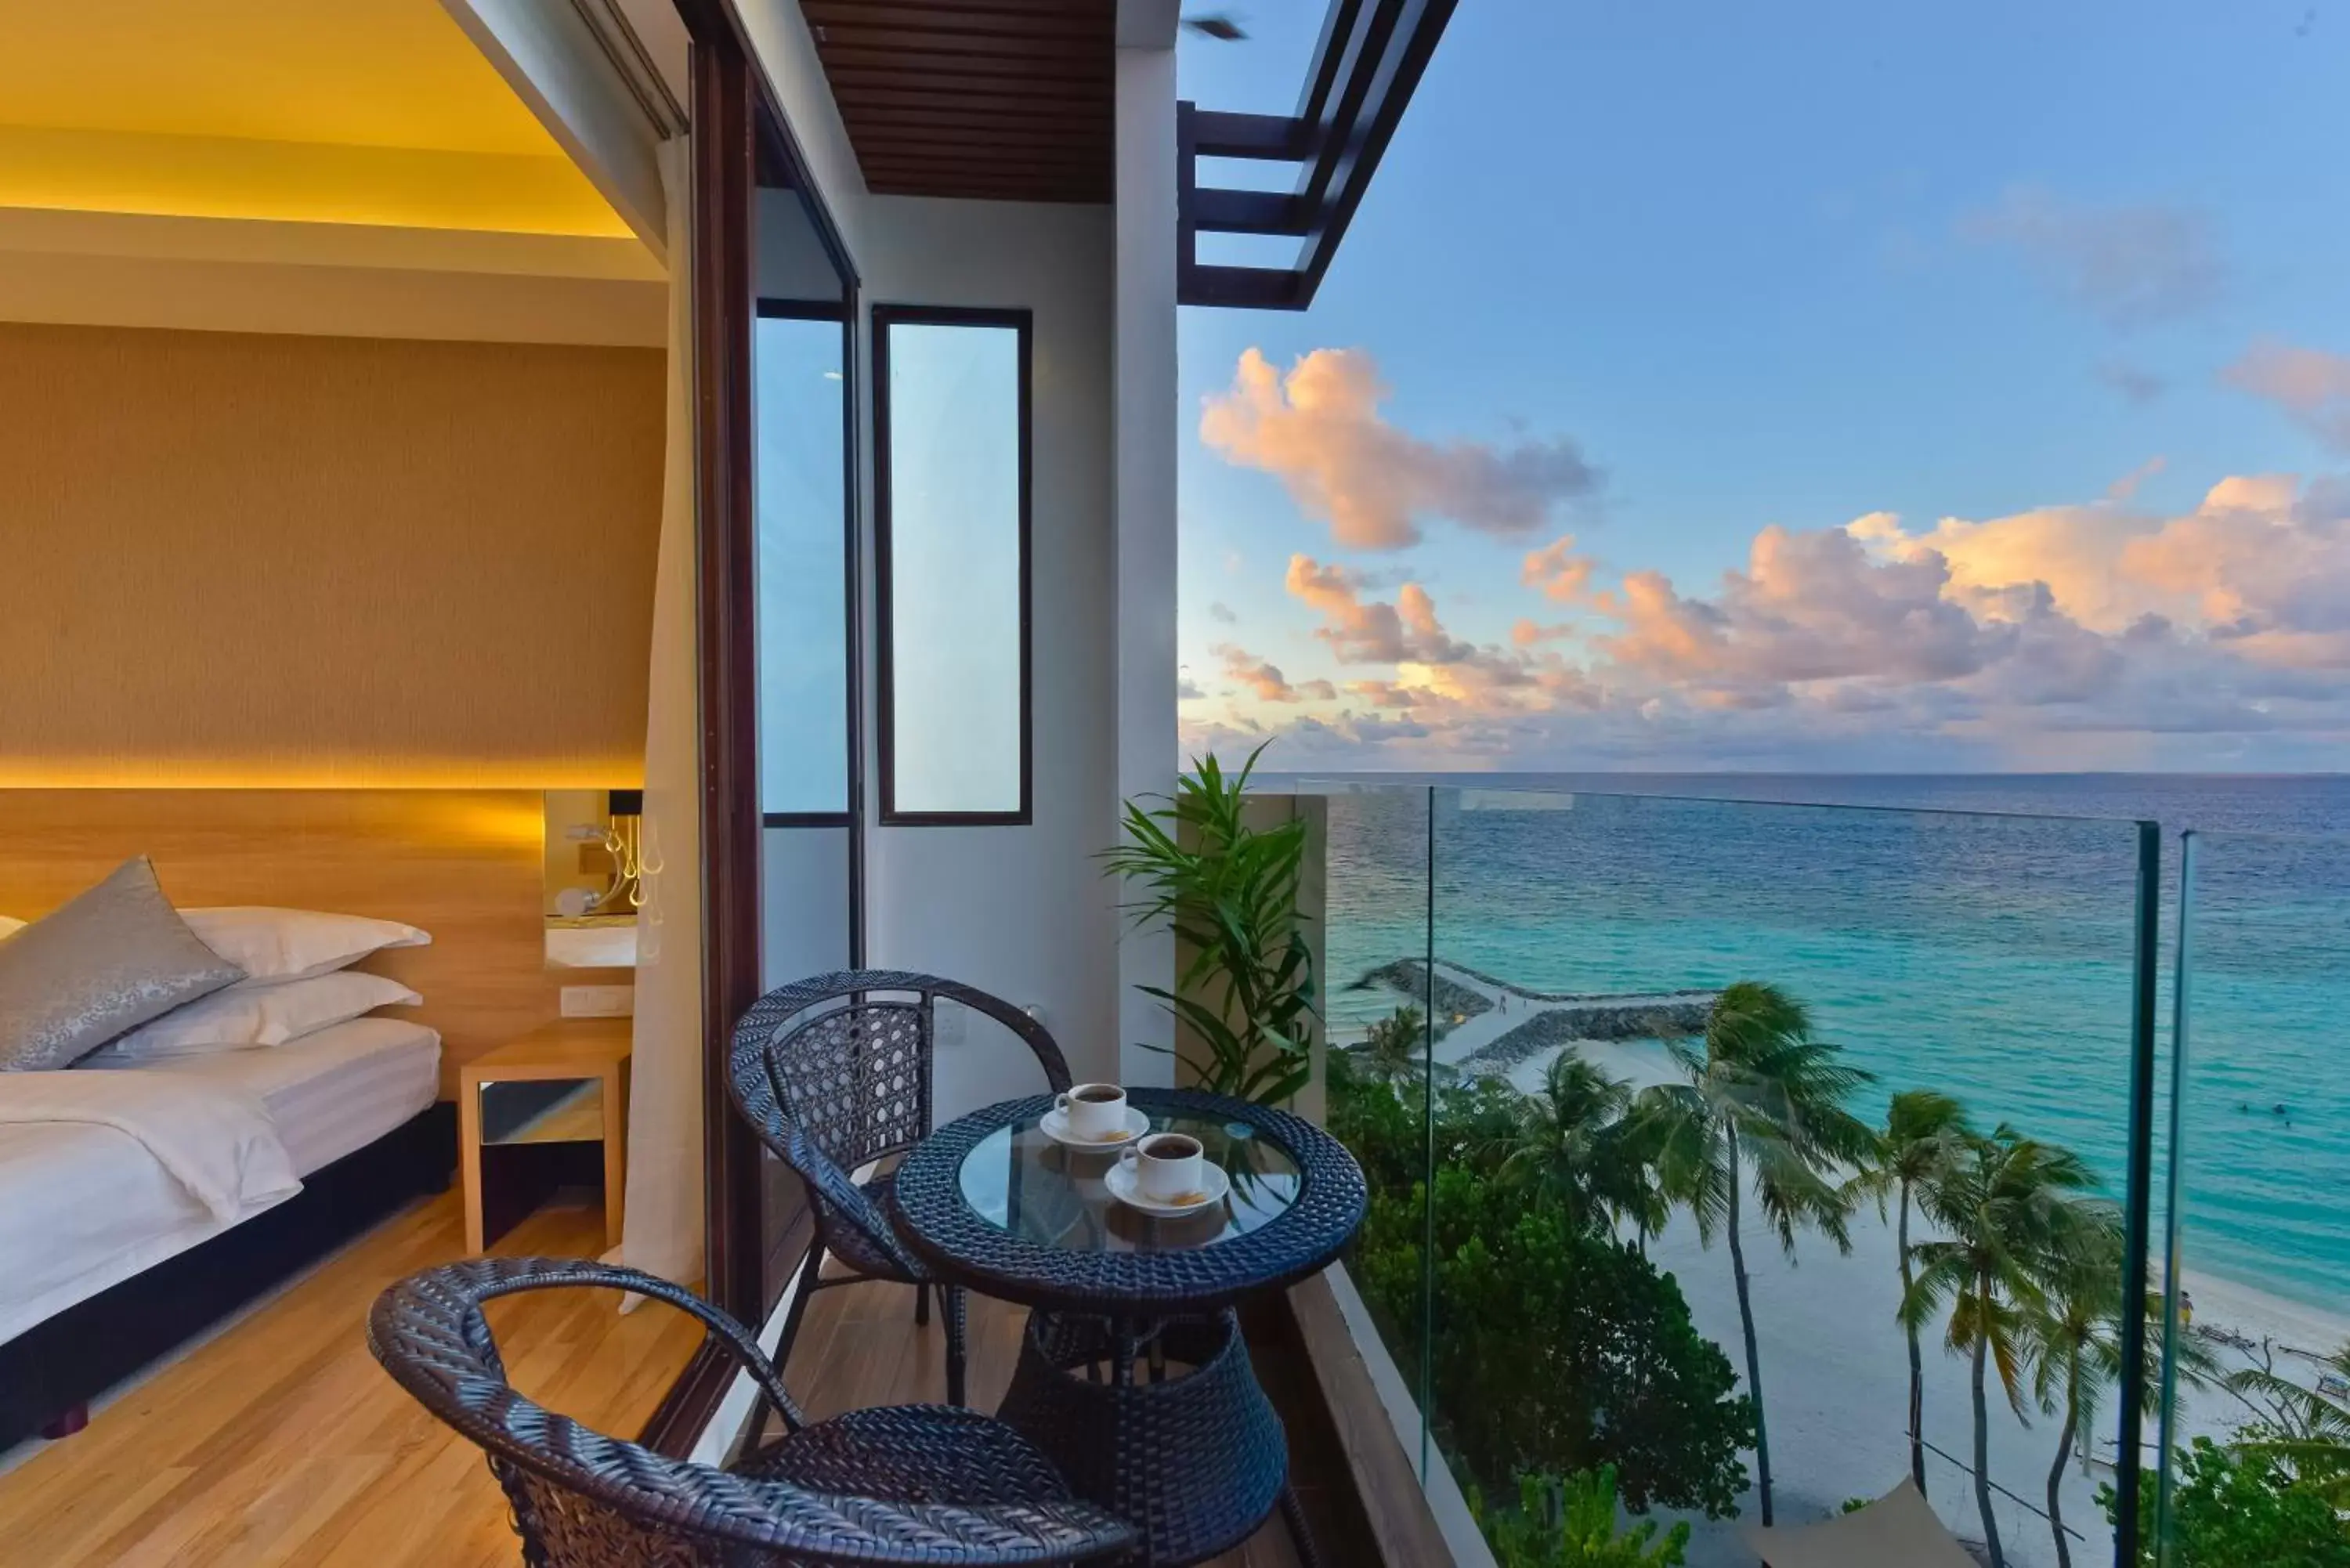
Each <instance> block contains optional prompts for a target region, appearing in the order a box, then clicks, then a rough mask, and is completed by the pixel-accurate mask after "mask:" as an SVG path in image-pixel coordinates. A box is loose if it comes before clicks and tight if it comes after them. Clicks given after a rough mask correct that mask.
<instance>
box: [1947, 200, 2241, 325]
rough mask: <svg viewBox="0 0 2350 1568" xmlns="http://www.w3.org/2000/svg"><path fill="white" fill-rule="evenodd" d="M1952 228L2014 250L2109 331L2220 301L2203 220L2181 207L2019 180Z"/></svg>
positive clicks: (2215, 259) (2218, 269) (2218, 272)
mask: <svg viewBox="0 0 2350 1568" xmlns="http://www.w3.org/2000/svg"><path fill="white" fill-rule="evenodd" d="M1959 232H1960V234H1963V235H1965V236H1966V237H1967V238H1969V239H1971V240H1975V241H1978V242H1981V243H1983V244H2003V245H2010V246H2012V247H2013V248H2014V249H2016V250H2017V251H2019V252H2021V253H2022V255H2023V256H2024V258H2025V260H2026V261H2028V262H2029V263H2030V264H2031V265H2032V266H2033V270H2034V271H2036V272H2038V273H2039V274H2040V275H2041V276H2042V278H2043V280H2044V281H2045V282H2046V283H2047V284H2048V285H2049V286H2051V287H2052V288H2054V290H2055V291H2056V292H2057V293H2058V294H2060V295H2062V296H2064V298H2066V299H2068V300H2070V301H2071V302H2072V303H2074V304H2075V305H2078V306H2082V307H2083V308H2084V309H2086V310H2088V311H2091V312H2092V313H2094V314H2095V315H2096V316H2097V317H2099V318H2100V319H2102V320H2104V321H2105V322H2106V324H2107V325H2108V326H2111V327H2140V326H2146V325H2148V324H2150V323H2153V322H2158V321H2166V320H2170V319H2173V318H2175V317H2180V316H2185V315H2189V314H2190V313H2192V312H2194V311H2196V310H2199V309H2201V308H2202V307H2203V306H2206V305H2209V304H2210V302H2211V301H2212V300H2214V299H2216V298H2217V297H2219V294H2220V284H2221V281H2222V278H2223V276H2224V270H2225V269H2224V268H2223V267H2222V265H2221V264H2220V254H2219V251H2218V248H2217V247H2216V246H2215V244H2213V242H2212V238H2211V234H2210V225H2209V224H2208V223H2206V222H2205V221H2204V219H2203V218H2202V216H2201V214H2199V213H2194V212H2190V211H2188V210H2186V209H2184V208H2178V207H2166V206H2157V205H2143V206H2108V207H2098V206H2091V205H2088V204H2085V203H2081V202H2065V201H2064V200H2062V199H2061V198H2059V197H2057V196H2055V195H2054V194H2052V193H2051V192H2047V191H2043V190H2041V189H2039V188H2037V187H2033V186H2022V187H2018V188H2017V189H2015V190H2012V191H2010V192H2007V193H2006V195H2004V196H2002V198H2001V199H2000V200H1999V202H1996V203H1995V204H1993V205H1992V206H1991V207H1988V208H1985V209H1983V210H1981V211H1980V212H1976V213H1970V214H1968V215H1967V216H1966V217H1965V218H1963V219H1961V220H1960V224H1959Z"/></svg>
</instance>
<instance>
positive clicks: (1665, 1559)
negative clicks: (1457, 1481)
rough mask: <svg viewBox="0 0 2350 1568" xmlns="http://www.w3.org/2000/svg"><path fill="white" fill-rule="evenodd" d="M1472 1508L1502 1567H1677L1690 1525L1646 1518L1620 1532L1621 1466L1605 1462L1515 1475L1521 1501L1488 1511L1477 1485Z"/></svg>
mask: <svg viewBox="0 0 2350 1568" xmlns="http://www.w3.org/2000/svg"><path fill="white" fill-rule="evenodd" d="M1469 1506H1470V1509H1471V1511H1473V1512H1474V1513H1475V1514H1476V1516H1477V1523H1478V1525H1479V1526H1480V1527H1481V1528H1482V1530H1483V1531H1484V1532H1485V1540H1486V1542H1487V1543H1488V1544H1489V1545H1491V1546H1492V1548H1493V1555H1494V1557H1495V1558H1496V1559H1498V1560H1499V1561H1500V1563H1501V1564H1502V1568H1680V1565H1681V1563H1683V1562H1684V1561H1685V1560H1686V1559H1685V1558H1684V1557H1683V1555H1682V1554H1683V1552H1685V1550H1686V1549H1687V1548H1688V1546H1689V1538H1690V1527H1689V1526H1688V1525H1687V1524H1686V1523H1677V1524H1675V1525H1674V1526H1673V1527H1672V1528H1671V1529H1670V1530H1662V1531H1661V1533H1662V1536H1663V1539H1661V1540H1659V1532H1660V1530H1661V1527H1660V1526H1659V1524H1658V1523H1657V1521H1655V1520H1653V1519H1650V1520H1642V1521H1638V1522H1637V1523H1635V1524H1634V1525H1633V1526H1632V1527H1631V1528H1630V1529H1629V1530H1627V1531H1626V1532H1623V1533H1621V1534H1619V1533H1617V1529H1616V1471H1615V1469H1614V1468H1613V1467H1612V1466H1607V1465H1602V1466H1601V1467H1600V1468H1599V1469H1596V1470H1584V1471H1578V1472H1577V1473H1575V1474H1574V1475H1571V1476H1568V1477H1567V1478H1566V1479H1565V1480H1560V1479H1559V1478H1558V1477H1556V1476H1533V1475H1529V1476H1521V1477H1519V1478H1518V1506H1517V1509H1516V1511H1513V1512H1509V1513H1488V1512H1487V1511H1486V1510H1485V1506H1484V1498H1483V1497H1482V1495H1481V1494H1480V1493H1478V1492H1477V1491H1475V1490H1473V1489H1472V1490H1471V1492H1470V1496H1469Z"/></svg>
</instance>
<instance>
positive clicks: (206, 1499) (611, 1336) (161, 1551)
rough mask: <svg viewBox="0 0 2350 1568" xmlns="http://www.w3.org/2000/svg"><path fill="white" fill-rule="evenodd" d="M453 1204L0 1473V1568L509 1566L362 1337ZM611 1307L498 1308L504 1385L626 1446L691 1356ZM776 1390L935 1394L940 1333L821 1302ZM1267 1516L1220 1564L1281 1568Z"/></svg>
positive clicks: (538, 1218)
mask: <svg viewBox="0 0 2350 1568" xmlns="http://www.w3.org/2000/svg"><path fill="white" fill-rule="evenodd" d="M602 1244H603V1219H602V1216H601V1214H600V1213H599V1212H598V1210H596V1209H594V1208H593V1207H588V1208H572V1209H548V1210H542V1211H540V1212H539V1213H538V1214H536V1215H535V1216H533V1217H532V1218H531V1219H530V1220H526V1221H525V1222H524V1223H523V1224H522V1225H521V1226H519V1227H518V1228H516V1230H515V1231H514V1232H513V1233H512V1234H510V1235H508V1236H507V1237H506V1238H505V1239H504V1241H501V1242H500V1243H499V1244H498V1245H497V1247H496V1248H494V1251H501V1252H549V1253H556V1254H567V1255H574V1256H587V1255H589V1254H592V1253H594V1252H597V1251H600V1250H601V1249H602ZM463 1246H464V1227H463V1217H462V1215H461V1213H460V1211H459V1208H458V1202H457V1199H456V1196H455V1194H453V1193H452V1194H450V1195H448V1196H445V1197H442V1198H437V1199H432V1200H431V1201H430V1202H427V1203H424V1204H421V1205H419V1206H418V1207H416V1208H415V1209H413V1210H410V1211H409V1212H407V1213H406V1214H404V1215H402V1216H400V1218H398V1219H395V1220H391V1221H390V1223H388V1224H386V1225H385V1226H384V1227H383V1228H382V1229H380V1230H379V1231H376V1232H375V1233H374V1234H372V1235H370V1236H369V1237H368V1238H367V1239H366V1240H365V1241H361V1242H359V1244H357V1245H356V1246H354V1247H352V1248H351V1249H349V1250H348V1251H345V1252H344V1253H342V1254H341V1255H340V1256H338V1257H337V1258H336V1259H335V1260H334V1261H333V1262H329V1263H328V1264H327V1265H326V1267H324V1268H323V1269H321V1270H320V1271H319V1272H317V1274H315V1275H313V1276H312V1277H311V1278H309V1279H307V1280H306V1281H304V1282H302V1283H301V1284H300V1285H298V1286H296V1288H295V1289H294V1290H292V1291H290V1292H288V1293H286V1294H285V1295H284V1296H282V1297H280V1298H279V1299H277V1300H276V1301H275V1302H273V1303H270V1304H269V1305H268V1306H266V1307H265V1308H264V1309H262V1310H261V1311H259V1312H257V1313H255V1314H253V1315H252V1316H250V1317H248V1318H246V1319H245V1320H244V1321H243V1322H242V1323H239V1324H237V1325H236V1326H235V1327H234V1328H232V1329H230V1330H229V1331H228V1332H227V1333H226V1334H222V1335H221V1336H220V1337H219V1338H217V1339H215V1340H213V1341H212V1342H211V1343H210V1344H207V1345H203V1347H201V1348H200V1349H198V1350H196V1351H194V1352H192V1354H190V1355H187V1356H185V1357H184V1358H183V1359H182V1360H180V1361H178V1362H177V1363H175V1364H173V1365H172V1366H169V1367H167V1368H166V1369H164V1370H163V1371H162V1372H161V1373H159V1374H158V1375H156V1376H153V1377H151V1379H149V1380H148V1381H147V1382H146V1383H145V1384H143V1385H141V1386H139V1387H138V1388H136V1389H134V1390H132V1391H131V1392H130V1393H129V1394H127V1395H125V1396H123V1397H121V1398H120V1399H118V1400H117V1401H116V1402H115V1403H113V1404H112V1405H110V1406H109V1407H106V1408H105V1409H102V1410H100V1411H99V1412H98V1413H97V1414H95V1415H93V1416H92V1417H91V1418H90V1424H89V1428H88V1430H86V1431H84V1432H82V1433H80V1434H79V1435H78V1436H76V1437H72V1438H66V1439H64V1440H63V1441H61V1442H56V1443H51V1444H48V1445H47V1446H46V1447H45V1448H43V1449H41V1450H40V1451H39V1452H38V1453H36V1454H35V1455H34V1456H33V1457H32V1458H31V1459H28V1460H26V1462H25V1463H23V1464H21V1465H19V1466H18V1467H17V1468H16V1469H14V1470H12V1471H10V1472H9V1473H7V1474H6V1475H5V1476H0V1561H5V1562H6V1563H11V1564H14V1563H27V1564H31V1563H39V1564H42V1565H43V1568H82V1565H85V1564H87V1565H90V1568H98V1565H100V1564H103V1565H107V1568H118V1565H119V1568H163V1565H166V1564H168V1565H170V1568H213V1565H218V1568H277V1565H281V1564H282V1565H286V1568H327V1565H335V1568H488V1565H491V1564H495V1565H497V1568H512V1565H513V1564H515V1563H518V1562H519V1561H520V1552H519V1551H518V1548H517V1544H516V1542H515V1536H514V1533H513V1532H512V1531H511V1530H510V1529H509V1528H508V1526H507V1524H506V1507H505V1500H504V1496H503V1495H502V1494H501V1493H500V1492H499V1491H498V1490H497V1486H496V1483H495V1482H494V1481H493V1480H491V1479H490V1475H489V1471H488V1469H486V1467H485V1466H484V1464H483V1462H482V1458H481V1455H480V1452H479V1450H477V1449H473V1447H472V1446H471V1445H469V1444H466V1443H463V1442H462V1441H461V1440H459V1439H458V1438H456V1437H455V1436H454V1435H453V1434H452V1433H451V1432H449V1431H448V1429H447V1428H443V1427H442V1426H441V1425H440V1424H439V1423H438V1422H436V1421H434V1420H432V1417H428V1416H426V1415H425V1414H424V1413H423V1411H422V1410H421V1409H420V1408H419V1407H417V1406H416V1405H415V1404H414V1403H412V1402H411V1400H410V1399H409V1398H408V1397H407V1396H406V1395H404V1394H402V1393H401V1392H400V1390H399V1389H398V1388H397V1387H395V1386H393V1385H392V1383H391V1381H390V1378H388V1377H386V1376H384V1375H383V1372H382V1370H381V1369H380V1368H379V1367H378V1366H376V1365H375V1362H374V1360H373V1358H371V1357H370V1356H369V1355H368V1352H367V1347H366V1345H365V1344H364V1343H363V1342H362V1340H361V1337H360V1334H361V1324H362V1323H363V1322H364V1320H365V1317H366V1314H367V1307H368V1303H369V1302H370V1301H372V1300H373V1299H374V1298H375V1295H376V1293H377V1292H378V1291H380V1290H381V1289H382V1288H383V1286H384V1285H385V1284H386V1283H387V1282H390V1281H391V1280H393V1279H396V1278H398V1277H399V1276H400V1275H401V1274H404V1273H407V1272H410V1271H411V1270H414V1269H418V1268H422V1267H425V1266H426V1265H428V1264H431V1263H433V1262H440V1261H442V1260H444V1259H450V1258H455V1257H458V1256H461V1255H463ZM617 1300H618V1298H617V1297H615V1296H613V1295H611V1294H609V1293H604V1292H571V1291H567V1292H562V1293H552V1294H545V1295H531V1296H523V1297H519V1298H515V1299H513V1300H510V1301H504V1302H495V1303H491V1308H490V1318H491V1324H492V1326H493V1327H494V1328H495V1330H496V1331H497V1334H498V1343H499V1345H500V1347H501V1349H502V1350H503V1351H504V1355H505V1359H506V1365H507V1367H508V1369H509V1371H510V1372H511V1373H512V1375H513V1376H514V1379H515V1386H517V1387H519V1388H521V1389H522V1390H523V1391H524V1392H525V1393H526V1394H528V1395H529V1396H530V1397H532V1398H534V1399H536V1400H538V1401H539V1402H540V1403H542V1404H545V1405H547V1406H550V1407H554V1408H556V1409H559V1410H562V1411H564V1412H566V1413H567V1414H569V1415H571V1416H574V1417H577V1418H578V1419H580V1420H582V1421H584V1422H587V1424H588V1425H590V1426H594V1427H598V1428H601V1429H603V1430H606V1431H609V1432H616V1433H621V1434H629V1435H633V1434H634V1433H635V1432H636V1431H637V1429H638V1428H639V1427H641V1426H642V1425H643V1423H644V1421H645V1419H646V1418H647V1417H649V1416H650V1415H651V1413H652V1409H653V1407H654V1406H655V1405H657V1404H658V1403H659V1402H660V1397H661V1395H662V1393H663V1392H664V1391H665V1390H666V1389H667V1388H668V1386H669V1385H670V1382H671V1379H672V1378H674V1377H675V1376H676V1375H677V1373H678V1371H679V1370H680V1368H681V1367H682V1366H684V1365H685V1361H686V1359H687V1357H688V1356H689V1355H691V1353H692V1350H693V1347H694V1345H695V1344H696V1343H697V1341H698V1339H699V1334H698V1332H697V1330H696V1328H695V1326H694V1325H693V1324H692V1323H691V1320H689V1319H687V1318H686V1317H685V1316H684V1315H683V1314H678V1313H674V1312H671V1311H668V1310H666V1309H663V1308H660V1307H658V1306H648V1307H646V1308H644V1309H642V1310H640V1311H638V1312H635V1313H632V1314H629V1315H628V1316H625V1317H623V1316H621V1315H620V1314H619V1313H618V1312H617V1310H615V1309H616V1305H617ZM1023 1322H1024V1314H1023V1313H1022V1312H1021V1310H1020V1309H1018V1308H1014V1307H1007V1306H1004V1305H1003V1304H1002V1303H996V1302H992V1301H987V1300H985V1299H983V1298H981V1297H977V1296H974V1297H972V1299H971V1322H970V1329H971V1397H972V1404H973V1405H974V1406H975V1407H978V1408H980V1409H991V1408H993V1407H994V1405H995V1403H996V1401H997V1400H998V1399H999V1398H1000V1397H1002V1395H1003V1390H1004V1388H1005V1386H1007V1385H1008V1384H1009V1383H1010V1381H1011V1377H1012V1367H1013V1362H1014V1356H1015V1355H1016V1353H1017V1350H1018V1347H1019V1335H1020V1330H1021V1325H1022V1323H1023ZM785 1380H786V1382H787V1384H788V1386H790V1387H791V1389H792V1392H793V1394H794V1396H795V1397H796V1398H798V1399H799V1401H800V1402H801V1404H802V1405H803V1406H804V1407H806V1409H807V1411H808V1413H809V1414H810V1415H811V1416H812V1417H824V1416H827V1415H831V1414H833V1413H835V1412H837V1411H839V1410H843V1409H847V1408H850V1407H856V1406H861V1405H878V1404H890V1403H898V1402H904V1401H917V1400H941V1399H943V1398H944V1397H946V1357H945V1349H944V1339H943V1336H942V1335H941V1334H940V1332H939V1328H938V1325H937V1324H936V1322H935V1321H933V1323H932V1324H931V1326H930V1327H929V1328H928V1329H926V1330H917V1329H916V1328H915V1327H914V1323H913V1296H912V1293H911V1291H910V1289H908V1288H906V1287H903V1286H896V1285H887V1284H857V1285H850V1286H847V1287H844V1288H841V1289H837V1290H827V1291H822V1292H819V1293H817V1295H816V1299H815V1301H814V1303H812V1304H811V1307H810V1310H809V1312H808V1314H807V1316H806V1322H805V1323H804V1324H802V1326H801V1330H800V1334H799V1341H798V1344H797V1345H795V1347H794V1350H793V1353H792V1356H791V1361H790V1365H789V1366H788V1367H787V1368H786V1370H785ZM1295 1563H1296V1557H1295V1552H1293V1550H1292V1548H1291V1546H1290V1542H1289V1539H1288V1535H1287V1533H1286V1532H1285V1531H1284V1529H1283V1527H1282V1525H1281V1523H1280V1521H1278V1520H1277V1519H1276V1520H1275V1521H1273V1522H1271V1523H1269V1524H1267V1525H1266V1526H1265V1528H1264V1529H1263V1530H1262V1531H1260V1532H1258V1533H1257V1535H1256V1537H1255V1538H1254V1539H1253V1540H1252V1541H1250V1542H1248V1543H1247V1544H1246V1545H1244V1546H1243V1547H1242V1548H1241V1549H1239V1550H1238V1551H1235V1552H1230V1553H1227V1554H1226V1555H1225V1556H1223V1557H1220V1558H1218V1559H1216V1564H1215V1568H1295Z"/></svg>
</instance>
